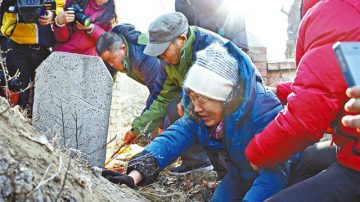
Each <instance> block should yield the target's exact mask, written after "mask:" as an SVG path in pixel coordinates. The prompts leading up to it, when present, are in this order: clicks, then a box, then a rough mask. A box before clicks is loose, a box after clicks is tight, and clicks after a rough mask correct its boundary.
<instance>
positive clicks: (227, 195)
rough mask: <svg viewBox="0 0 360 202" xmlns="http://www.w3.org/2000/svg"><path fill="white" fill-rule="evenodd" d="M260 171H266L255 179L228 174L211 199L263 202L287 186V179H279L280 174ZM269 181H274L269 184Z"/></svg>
mask: <svg viewBox="0 0 360 202" xmlns="http://www.w3.org/2000/svg"><path fill="white" fill-rule="evenodd" d="M260 172H264V173H263V176H260V177H259V176H258V177H257V178H256V179H255V180H254V181H253V180H247V181H245V180H242V179H240V178H238V177H236V176H233V175H231V174H229V173H228V174H226V175H225V177H224V178H223V180H222V181H221V182H220V184H219V185H218V187H217V188H216V190H215V192H214V194H213V196H212V198H211V201H212V202H220V201H226V202H228V201H244V202H262V201H264V200H265V199H267V198H269V197H270V196H272V195H274V194H275V193H277V192H279V191H280V190H281V189H283V188H284V187H285V185H286V183H287V181H286V182H282V181H279V179H278V176H276V175H273V174H270V173H269V174H270V175H268V174H266V173H267V172H268V171H260ZM267 182H274V183H273V184H270V185H269V184H268V183H267Z"/></svg>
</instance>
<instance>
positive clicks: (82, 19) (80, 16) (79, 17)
mask: <svg viewBox="0 0 360 202" xmlns="http://www.w3.org/2000/svg"><path fill="white" fill-rule="evenodd" d="M64 10H65V11H74V13H75V20H76V21H77V22H79V23H80V24H82V25H84V26H85V27H88V26H89V25H90V24H91V22H92V20H91V18H89V17H88V16H87V15H85V13H84V10H83V9H82V8H81V6H79V4H73V5H71V6H69V7H67V8H65V9H64Z"/></svg>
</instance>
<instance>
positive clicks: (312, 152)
mask: <svg viewBox="0 0 360 202" xmlns="http://www.w3.org/2000/svg"><path fill="white" fill-rule="evenodd" d="M336 151H337V147H336V146H335V145H331V141H324V142H318V143H315V144H314V145H311V146H309V147H308V148H306V149H305V151H304V152H303V153H302V154H301V155H300V159H299V160H298V161H297V162H296V163H295V165H294V166H293V168H292V169H291V175H290V180H289V185H288V186H291V185H294V184H296V183H299V182H301V181H304V180H306V179H307V178H310V177H312V176H314V175H316V174H318V173H320V172H321V171H323V170H326V169H327V168H329V167H330V166H331V165H332V164H333V163H335V162H336Z"/></svg>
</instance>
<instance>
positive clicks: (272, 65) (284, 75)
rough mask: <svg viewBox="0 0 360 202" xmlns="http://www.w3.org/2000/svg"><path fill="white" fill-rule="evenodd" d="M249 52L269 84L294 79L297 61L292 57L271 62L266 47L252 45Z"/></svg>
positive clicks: (265, 82)
mask: <svg viewBox="0 0 360 202" xmlns="http://www.w3.org/2000/svg"><path fill="white" fill-rule="evenodd" d="M248 54H249V56H250V58H251V60H252V61H253V62H254V64H255V66H256V67H257V69H258V70H259V72H260V74H261V76H262V77H263V80H264V84H265V85H267V86H274V85H275V84H276V83H277V82H279V81H289V80H292V79H293V78H294V76H295V72H296V69H295V62H294V61H293V60H291V59H285V60H284V61H277V62H273V61H272V62H269V61H268V59H267V49H266V47H250V50H249V53H248Z"/></svg>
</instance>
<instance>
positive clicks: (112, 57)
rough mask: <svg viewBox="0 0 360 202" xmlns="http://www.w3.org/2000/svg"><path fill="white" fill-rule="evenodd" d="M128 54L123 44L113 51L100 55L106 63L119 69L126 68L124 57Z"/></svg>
mask: <svg viewBox="0 0 360 202" xmlns="http://www.w3.org/2000/svg"><path fill="white" fill-rule="evenodd" d="M125 55H126V46H125V45H121V46H120V47H119V48H118V49H116V50H115V51H113V52H111V51H109V50H107V51H105V52H104V53H103V54H102V55H101V56H100V57H101V59H103V60H104V61H105V62H106V63H108V64H109V65H111V66H112V67H114V68H115V69H116V70H118V71H123V70H124V63H123V61H124V58H125Z"/></svg>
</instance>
